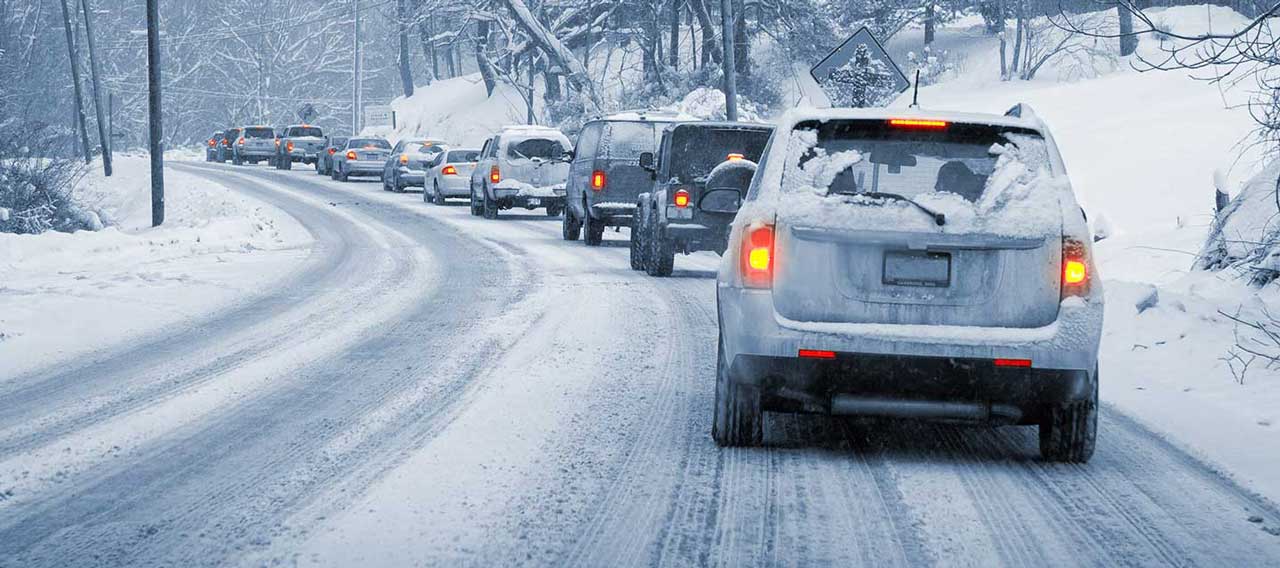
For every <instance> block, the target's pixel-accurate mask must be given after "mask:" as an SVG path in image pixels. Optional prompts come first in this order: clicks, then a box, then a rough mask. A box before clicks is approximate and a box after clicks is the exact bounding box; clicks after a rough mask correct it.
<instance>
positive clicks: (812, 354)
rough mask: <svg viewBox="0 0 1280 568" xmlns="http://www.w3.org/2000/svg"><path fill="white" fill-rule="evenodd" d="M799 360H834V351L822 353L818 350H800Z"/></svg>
mask: <svg viewBox="0 0 1280 568" xmlns="http://www.w3.org/2000/svg"><path fill="white" fill-rule="evenodd" d="M800 358H801V359H835V358H836V352H835V351H822V350H820V349H801V350H800Z"/></svg>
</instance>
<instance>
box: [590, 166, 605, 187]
mask: <svg viewBox="0 0 1280 568" xmlns="http://www.w3.org/2000/svg"><path fill="white" fill-rule="evenodd" d="M608 181H609V178H608V176H605V175H604V172H602V171H600V170H596V171H594V172H591V190H592V191H600V190H602V189H604V185H605V184H606V183H608Z"/></svg>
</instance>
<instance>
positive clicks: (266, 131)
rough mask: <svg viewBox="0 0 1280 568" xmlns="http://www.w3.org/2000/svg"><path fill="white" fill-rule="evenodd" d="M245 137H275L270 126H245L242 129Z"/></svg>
mask: <svg viewBox="0 0 1280 568" xmlns="http://www.w3.org/2000/svg"><path fill="white" fill-rule="evenodd" d="M244 137H245V138H275V132H273V131H272V130H271V129H270V128H246V129H244Z"/></svg>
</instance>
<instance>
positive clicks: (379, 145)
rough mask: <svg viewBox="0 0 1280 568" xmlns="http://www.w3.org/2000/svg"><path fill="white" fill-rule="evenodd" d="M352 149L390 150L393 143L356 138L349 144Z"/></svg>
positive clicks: (377, 139)
mask: <svg viewBox="0 0 1280 568" xmlns="http://www.w3.org/2000/svg"><path fill="white" fill-rule="evenodd" d="M347 146H348V147H350V148H365V149H369V150H373V149H381V150H390V149H391V143H389V142H387V141H386V140H383V139H381V138H355V139H352V140H351V141H350V142H348V143H347Z"/></svg>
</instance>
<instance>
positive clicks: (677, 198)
mask: <svg viewBox="0 0 1280 568" xmlns="http://www.w3.org/2000/svg"><path fill="white" fill-rule="evenodd" d="M671 201H672V202H674V203H675V204H676V207H679V208H681V209H684V208H685V207H688V206H689V191H688V190H686V189H677V190H676V192H675V195H673V196H671Z"/></svg>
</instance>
